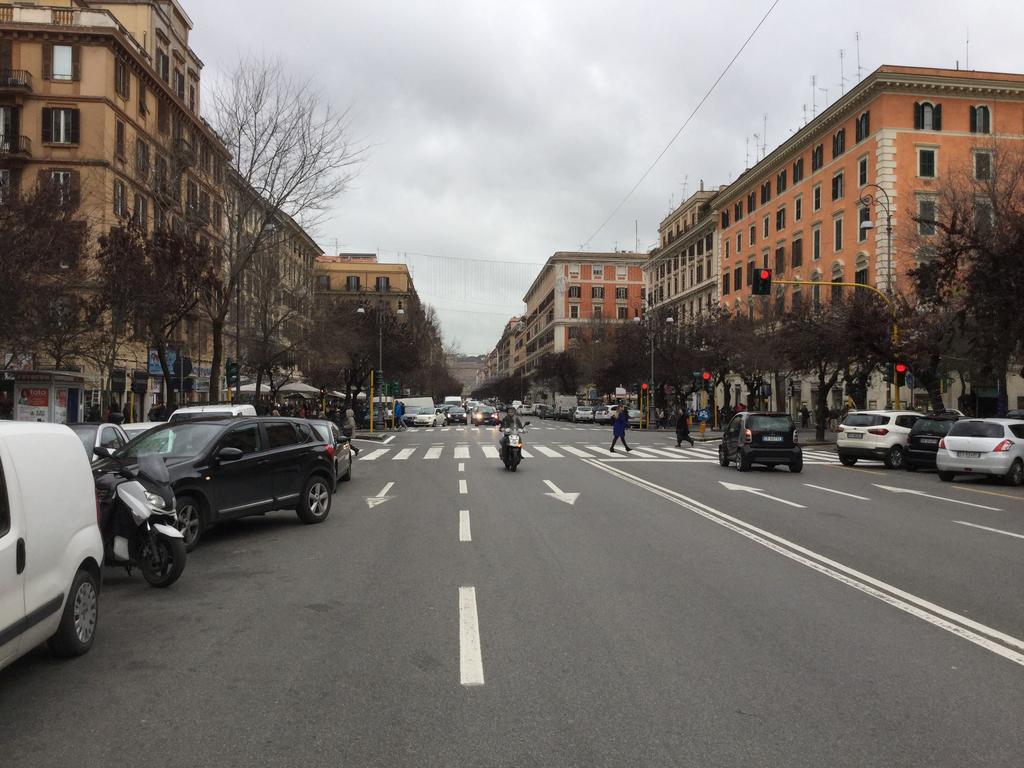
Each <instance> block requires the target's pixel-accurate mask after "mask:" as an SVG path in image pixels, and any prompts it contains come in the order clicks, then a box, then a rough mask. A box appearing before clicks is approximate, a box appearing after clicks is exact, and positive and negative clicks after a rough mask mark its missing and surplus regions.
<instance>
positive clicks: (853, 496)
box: [804, 483, 871, 501]
mask: <svg viewBox="0 0 1024 768" xmlns="http://www.w3.org/2000/svg"><path fill="white" fill-rule="evenodd" d="M804 485H806V486H807V487H808V488H815V489H816V490H819V491H826V492H827V493H838V494H839V495H840V496H849V497H850V498H851V499H860V500H861V501H871V499H869V498H868V497H867V496H858V495H857V494H855V493H847V492H846V491H837V490H836V489H835V488H823V487H821V486H820V485H811V484H810V483H804Z"/></svg>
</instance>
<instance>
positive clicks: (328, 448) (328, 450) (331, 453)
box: [326, 443, 334, 459]
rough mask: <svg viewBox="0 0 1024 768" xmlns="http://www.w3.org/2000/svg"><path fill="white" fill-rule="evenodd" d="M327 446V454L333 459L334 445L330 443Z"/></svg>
mask: <svg viewBox="0 0 1024 768" xmlns="http://www.w3.org/2000/svg"><path fill="white" fill-rule="evenodd" d="M326 448H327V455H328V456H330V457H331V458H332V459H333V458H334V446H333V445H331V444H330V443H328V444H327V446H326Z"/></svg>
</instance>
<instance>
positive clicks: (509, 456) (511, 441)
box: [501, 422, 530, 472]
mask: <svg viewBox="0 0 1024 768" xmlns="http://www.w3.org/2000/svg"><path fill="white" fill-rule="evenodd" d="M528 426H530V422H526V423H525V424H523V428H522V429H520V428H519V427H506V428H505V429H503V430H502V440H501V460H502V462H503V463H504V464H505V469H508V470H511V471H512V472H515V471H516V469H517V468H518V467H519V462H521V461H522V460H523V433H524V432H525V431H526V427H528Z"/></svg>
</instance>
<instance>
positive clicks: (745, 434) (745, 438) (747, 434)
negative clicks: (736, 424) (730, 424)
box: [743, 429, 754, 443]
mask: <svg viewBox="0 0 1024 768" xmlns="http://www.w3.org/2000/svg"><path fill="white" fill-rule="evenodd" d="M753 439H754V435H753V434H752V433H751V432H750V430H749V429H745V430H743V442H744V443H749V442H750V441H751V440H753Z"/></svg>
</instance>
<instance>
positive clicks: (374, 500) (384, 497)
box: [366, 483, 395, 509]
mask: <svg viewBox="0 0 1024 768" xmlns="http://www.w3.org/2000/svg"><path fill="white" fill-rule="evenodd" d="M393 485H394V483H388V484H387V485H385V486H384V487H383V488H381V490H380V493H378V494H377V495H376V496H367V497H366V503H367V505H368V506H369V507H370V509H373V508H374V507H376V506H377V505H378V504H383V503H384V502H385V501H391V500H392V499H393V498H395V497H394V496H388V491H390V490H391V486H393Z"/></svg>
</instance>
